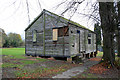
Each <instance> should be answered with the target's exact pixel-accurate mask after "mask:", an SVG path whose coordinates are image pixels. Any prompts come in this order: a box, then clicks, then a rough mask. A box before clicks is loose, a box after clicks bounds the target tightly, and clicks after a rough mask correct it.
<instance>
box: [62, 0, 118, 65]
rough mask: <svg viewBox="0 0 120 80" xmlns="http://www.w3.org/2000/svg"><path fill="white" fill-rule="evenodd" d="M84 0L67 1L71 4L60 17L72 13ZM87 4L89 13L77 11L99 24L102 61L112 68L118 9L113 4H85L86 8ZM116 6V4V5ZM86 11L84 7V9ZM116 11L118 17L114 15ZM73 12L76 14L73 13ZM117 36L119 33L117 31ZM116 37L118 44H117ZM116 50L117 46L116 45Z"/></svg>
mask: <svg viewBox="0 0 120 80" xmlns="http://www.w3.org/2000/svg"><path fill="white" fill-rule="evenodd" d="M84 1H86V0H81V1H77V0H73V1H68V3H71V4H70V5H69V6H67V8H66V9H65V10H64V11H63V12H62V15H63V14H64V13H66V12H67V11H68V12H69V11H72V9H73V8H74V9H75V10H77V8H78V7H75V5H76V4H79V5H80V4H82V3H83V2H84ZM64 4H65V3H64ZM88 4H91V6H92V7H91V8H90V12H87V13H81V11H78V13H79V14H81V15H84V17H88V18H89V19H93V20H94V21H96V22H99V23H100V24H101V28H102V33H103V52H104V54H103V59H104V61H108V62H110V64H112V66H114V61H115V53H114V34H115V29H117V30H118V28H119V27H118V26H117V25H116V24H118V23H119V24H120V19H118V21H117V22H116V20H117V17H119V15H120V7H119V5H117V8H116V4H115V2H95V3H90V2H87V4H86V6H88ZM117 4H118V3H117ZM85 9H86V7H85ZM116 11H117V13H118V15H116ZM73 12H74V13H75V12H77V11H74V10H73ZM118 34H119V31H118ZM119 38H120V37H118V43H120V42H119ZM118 48H120V47H119V45H118ZM119 50H120V49H119ZM119 50H118V52H119Z"/></svg>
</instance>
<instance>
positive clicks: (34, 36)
mask: <svg viewBox="0 0 120 80" xmlns="http://www.w3.org/2000/svg"><path fill="white" fill-rule="evenodd" d="M36 38H37V36H36V31H35V30H34V31H33V42H36Z"/></svg>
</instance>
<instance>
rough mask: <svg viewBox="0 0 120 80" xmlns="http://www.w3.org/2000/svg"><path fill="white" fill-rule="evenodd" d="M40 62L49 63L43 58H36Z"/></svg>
mask: <svg viewBox="0 0 120 80" xmlns="http://www.w3.org/2000/svg"><path fill="white" fill-rule="evenodd" d="M36 59H37V60H39V61H48V60H47V59H43V58H36Z"/></svg>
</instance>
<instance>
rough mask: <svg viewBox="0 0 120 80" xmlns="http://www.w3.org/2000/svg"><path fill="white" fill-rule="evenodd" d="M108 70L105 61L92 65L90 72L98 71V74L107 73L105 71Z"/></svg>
mask: <svg viewBox="0 0 120 80" xmlns="http://www.w3.org/2000/svg"><path fill="white" fill-rule="evenodd" d="M107 70H108V69H107V68H105V67H104V63H100V64H97V65H94V66H92V67H90V70H89V72H90V73H96V74H105V73H104V72H105V71H107Z"/></svg>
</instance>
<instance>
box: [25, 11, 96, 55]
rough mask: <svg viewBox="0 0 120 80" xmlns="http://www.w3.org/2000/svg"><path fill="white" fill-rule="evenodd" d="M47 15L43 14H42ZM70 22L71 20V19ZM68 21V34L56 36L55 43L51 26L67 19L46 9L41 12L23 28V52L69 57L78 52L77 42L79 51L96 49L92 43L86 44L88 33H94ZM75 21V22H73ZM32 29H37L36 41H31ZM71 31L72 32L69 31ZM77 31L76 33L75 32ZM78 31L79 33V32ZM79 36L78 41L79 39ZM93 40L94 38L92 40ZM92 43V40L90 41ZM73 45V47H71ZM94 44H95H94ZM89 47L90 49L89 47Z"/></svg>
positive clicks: (61, 24) (88, 51) (66, 22)
mask: <svg viewBox="0 0 120 80" xmlns="http://www.w3.org/2000/svg"><path fill="white" fill-rule="evenodd" d="M44 13H45V14H47V15H43V14H44ZM71 22H72V21H71ZM71 22H69V30H68V31H69V33H68V34H69V36H61V37H58V40H57V43H56V42H54V41H53V40H52V39H53V29H54V28H53V26H55V27H59V29H60V28H61V27H63V26H67V25H68V20H67V19H65V18H63V17H60V16H58V15H57V16H56V14H54V13H51V12H49V11H47V10H44V11H42V13H41V14H40V15H39V16H38V17H37V18H36V19H35V20H34V21H33V22H32V23H31V24H30V25H29V26H28V27H27V28H26V29H25V52H26V54H30V55H42V56H45V55H46V56H58V55H59V56H61V57H65V56H66V57H70V56H73V55H74V54H78V50H79V48H78V44H79V43H80V49H81V52H84V51H86V53H90V52H93V50H96V49H95V48H96V47H95V48H94V47H92V45H93V44H91V45H89V46H88V44H87V35H88V33H91V34H92V35H93V34H94V33H93V32H92V31H90V30H88V29H86V28H83V27H81V26H79V27H78V25H76V24H73V23H71ZM74 23H75V22H74ZM33 30H37V41H36V42H33V40H32V39H33ZM71 31H72V33H71ZM76 31H77V33H76ZM79 32H80V33H79ZM79 36H80V39H81V40H80V42H78V41H79V39H78V38H79ZM93 41H94V40H93ZM92 43H94V42H92ZM73 45H75V46H74V47H72V46H73ZM95 46H96V45H95ZM89 48H90V49H89Z"/></svg>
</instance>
